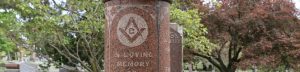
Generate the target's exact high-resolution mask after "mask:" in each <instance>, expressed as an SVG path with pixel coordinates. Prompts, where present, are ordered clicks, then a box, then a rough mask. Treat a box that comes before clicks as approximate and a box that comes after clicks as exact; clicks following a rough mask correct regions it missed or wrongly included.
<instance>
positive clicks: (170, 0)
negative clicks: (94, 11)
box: [104, 0, 172, 3]
mask: <svg viewBox="0 0 300 72" xmlns="http://www.w3.org/2000/svg"><path fill="white" fill-rule="evenodd" d="M107 1H111V0H104V3H105V2H107ZM159 1H166V2H169V3H172V0H159Z"/></svg>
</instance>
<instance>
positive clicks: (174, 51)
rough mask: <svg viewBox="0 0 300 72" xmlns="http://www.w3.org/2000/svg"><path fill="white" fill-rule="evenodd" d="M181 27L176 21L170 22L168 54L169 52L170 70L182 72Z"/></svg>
mask: <svg viewBox="0 0 300 72" xmlns="http://www.w3.org/2000/svg"><path fill="white" fill-rule="evenodd" d="M182 35H183V28H182V27H180V26H179V25H177V24H176V23H171V24H170V39H171V43H170V47H171V48H170V52H171V53H170V54H171V72H183V71H182V70H183V68H182V62H183V58H182V57H183V49H182V39H183V38H182Z"/></svg>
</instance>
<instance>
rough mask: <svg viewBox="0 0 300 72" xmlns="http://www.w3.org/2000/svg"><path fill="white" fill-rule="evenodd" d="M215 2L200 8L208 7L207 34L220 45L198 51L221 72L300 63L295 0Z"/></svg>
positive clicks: (299, 33)
mask: <svg viewBox="0 0 300 72" xmlns="http://www.w3.org/2000/svg"><path fill="white" fill-rule="evenodd" d="M214 4H217V5H214V6H213V5H207V6H210V7H209V8H208V7H207V8H206V9H199V10H208V11H204V13H205V14H204V16H203V18H202V23H203V24H204V25H205V26H207V28H208V36H207V37H208V38H209V39H211V40H212V42H213V43H216V44H217V45H219V47H218V48H216V49H215V50H214V51H213V53H212V54H211V55H210V56H207V55H201V54H198V53H194V55H196V56H200V57H202V58H205V59H207V60H208V61H209V62H210V63H211V64H213V65H214V66H215V67H216V68H218V69H219V70H220V71H221V72H234V71H235V70H236V69H237V68H249V67H251V66H259V67H270V68H276V67H278V66H285V67H292V68H296V67H299V66H300V65H299V62H300V40H299V39H300V30H299V31H298V30H297V29H299V28H300V27H299V25H300V24H299V19H298V18H297V11H296V8H295V6H294V3H293V2H292V1H291V0H218V2H217V3H214ZM199 8H203V6H199ZM297 38H298V39H297Z"/></svg>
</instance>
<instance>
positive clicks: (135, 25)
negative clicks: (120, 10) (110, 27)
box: [117, 14, 148, 47]
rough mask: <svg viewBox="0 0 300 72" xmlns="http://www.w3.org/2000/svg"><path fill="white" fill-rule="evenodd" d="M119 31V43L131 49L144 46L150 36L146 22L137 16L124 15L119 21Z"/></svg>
mask: <svg viewBox="0 0 300 72" xmlns="http://www.w3.org/2000/svg"><path fill="white" fill-rule="evenodd" d="M117 29H118V30H117V35H118V39H119V41H120V42H121V43H122V44H123V45H126V46H129V47H135V46H138V45H140V44H142V43H143V42H144V41H145V40H146V38H147V36H148V26H147V23H146V21H145V20H144V18H142V17H141V16H139V15H137V14H127V15H124V16H123V17H122V18H121V19H120V20H119V22H118V28H117Z"/></svg>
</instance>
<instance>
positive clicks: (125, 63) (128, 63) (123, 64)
mask: <svg viewBox="0 0 300 72" xmlns="http://www.w3.org/2000/svg"><path fill="white" fill-rule="evenodd" d="M149 65H150V62H149V61H146V62H143V61H140V62H134V61H118V62H117V66H118V67H119V66H121V67H145V66H146V67H147V66H149Z"/></svg>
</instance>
